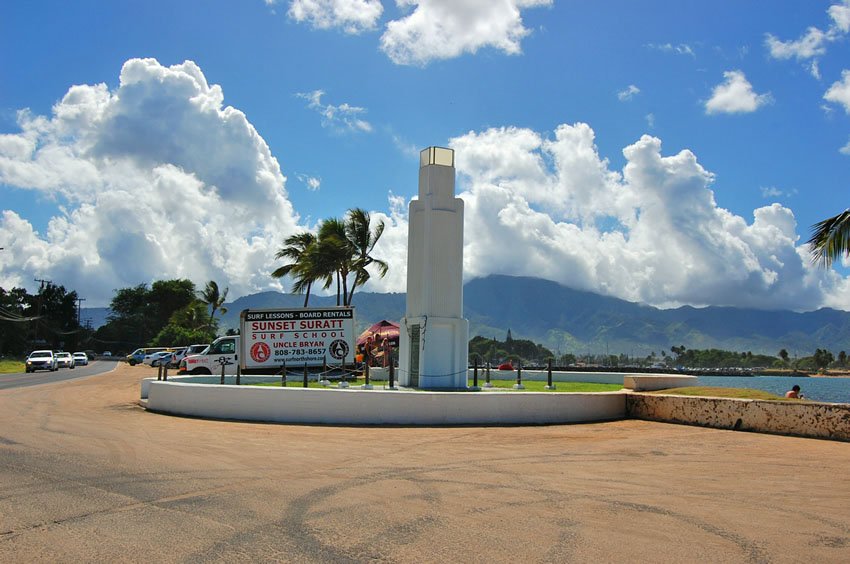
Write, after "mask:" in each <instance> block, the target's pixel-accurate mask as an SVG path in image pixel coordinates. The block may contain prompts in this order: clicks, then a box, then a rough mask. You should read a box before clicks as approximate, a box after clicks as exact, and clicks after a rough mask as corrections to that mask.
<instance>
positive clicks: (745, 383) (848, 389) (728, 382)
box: [699, 376, 850, 403]
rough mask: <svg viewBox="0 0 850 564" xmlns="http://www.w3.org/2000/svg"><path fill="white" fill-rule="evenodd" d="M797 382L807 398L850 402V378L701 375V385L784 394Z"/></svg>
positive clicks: (832, 401)
mask: <svg viewBox="0 0 850 564" xmlns="http://www.w3.org/2000/svg"><path fill="white" fill-rule="evenodd" d="M794 384H797V385H798V386H800V389H801V392H802V394H803V396H804V397H805V398H806V399H810V400H814V401H826V402H831V403H850V378H816V377H791V376H700V377H699V385H700V386H716V387H718V388H751V389H755V390H763V391H765V392H770V393H772V394H776V395H778V396H784V395H785V392H787V391H788V390H790V389H791V386H793V385H794Z"/></svg>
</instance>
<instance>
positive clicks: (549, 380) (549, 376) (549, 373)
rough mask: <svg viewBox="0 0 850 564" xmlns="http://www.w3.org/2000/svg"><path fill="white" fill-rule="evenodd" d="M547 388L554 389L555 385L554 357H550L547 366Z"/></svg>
mask: <svg viewBox="0 0 850 564" xmlns="http://www.w3.org/2000/svg"><path fill="white" fill-rule="evenodd" d="M546 389H547V390H554V389H555V386H553V385H552V357H549V362H548V363H547V366H546Z"/></svg>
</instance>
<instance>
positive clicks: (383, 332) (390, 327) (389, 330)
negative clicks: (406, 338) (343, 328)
mask: <svg viewBox="0 0 850 564" xmlns="http://www.w3.org/2000/svg"><path fill="white" fill-rule="evenodd" d="M369 337H372V342H373V343H374V345H373V346H372V350H371V354H372V356H371V360H370V364H372V366H381V365H384V366H386V365H387V364H386V363H387V362H388V360H389V358H390V357H389V356H388V357H387V359H384V349H383V347H382V345H383V343H384V339H386V340H387V343H388V344H389V350H390V351H392V350H397V349H398V324H396V323H393V322H392V321H387V320H386V319H384V320H382V321H379V322H377V323H375V324H374V325H372V326H371V327H369V328H368V329H366V330H365V331H363V332H362V333H360V336H359V337H357V361H358V362H360V360H362V359H363V355H364V354H365V353H364V349H365V348H366V347H365V345H366V341H367V340H368V339H369Z"/></svg>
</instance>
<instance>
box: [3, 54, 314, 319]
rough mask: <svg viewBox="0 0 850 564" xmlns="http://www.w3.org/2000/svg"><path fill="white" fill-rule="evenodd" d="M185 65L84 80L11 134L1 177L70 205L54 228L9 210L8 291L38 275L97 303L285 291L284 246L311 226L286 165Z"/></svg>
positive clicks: (142, 67) (134, 68)
mask: <svg viewBox="0 0 850 564" xmlns="http://www.w3.org/2000/svg"><path fill="white" fill-rule="evenodd" d="M223 100H224V95H223V92H222V89H221V88H220V87H219V86H217V85H210V84H208V82H207V80H206V77H205V76H204V74H203V73H202V71H201V69H200V68H199V67H198V66H197V65H196V64H195V63H193V62H191V61H186V62H184V63H182V64H179V65H173V66H170V67H166V66H163V65H161V64H159V62H157V61H156V60H154V59H131V60H129V61H127V62H126V63H125V64H124V66H123V68H122V69H121V74H120V77H119V85H118V87H117V88H116V89H114V90H110V89H109V88H108V87H107V86H106V85H104V84H98V85H77V86H73V87H71V88H70V89H69V90H68V92H67V94H65V96H64V97H63V98H62V99H61V100H60V101H59V102H57V103H56V105H55V106H54V107H53V111H52V115H50V116H33V115H31V114H30V113H29V112H27V111H22V112H20V113H19V116H18V124H19V127H20V133H17V134H7V135H4V136H3V137H2V139H0V183H3V184H5V185H7V186H9V187H13V188H7V189H20V190H32V191H34V192H35V193H36V194H37V197H40V198H47V199H50V200H53V201H57V202H59V203H61V204H62V208H61V209H62V210H63V211H62V213H61V214H60V215H57V216H56V217H53V218H52V219H51V220H50V221H49V224H48V227H47V230H46V232H45V233H38V232H35V231H34V230H33V228H32V226H31V225H30V224H29V223H28V222H27V221H26V220H25V219H23V218H21V217H19V216H18V215H17V214H15V213H14V212H12V211H10V210H5V211H4V212H3V215H2V217H0V233H2V236H3V238H4V239H5V241H4V242H5V243H8V244H2V243H0V246H5V247H7V251H4V253H5V254H4V257H3V258H4V261H3V263H2V266H0V284H2V285H4V286H6V285H8V284H20V283H21V282H22V281H23V282H25V281H26V280H27V279H29V278H32V277H33V276H38V277H45V276H48V277H52V278H53V279H55V280H62V281H63V284H64V285H65V286H66V287H70V288H86V290H85V291H86V294H87V295H86V297H87V300H89V303H91V304H92V305H98V304H105V303H106V302H108V300H109V299H110V298H111V297H112V293H113V290H114V289H116V288H122V287H127V286H134V285H136V284H139V283H141V282H149V281H152V280H157V279H162V278H170V277H185V278H190V279H192V280H193V281H195V282H196V283H197V284H203V283H204V282H205V281H207V280H213V279H214V280H218V281H220V282H221V283H222V285H229V286H230V288H231V291H232V292H233V293H234V295H241V294H244V293H247V292H250V291H256V290H258V289H261V288H267V287H269V286H270V285H274V283H273V282H272V281H271V279H270V278H269V277H268V274H267V273H268V272H269V271H270V270H272V269H273V266H272V264H271V262H272V258H273V256H274V251H275V250H276V249H277V247H278V246H279V245H280V242H281V241H282V239H283V238H284V237H285V236H286V235H288V234H291V233H292V232H293V231H295V230H296V229H298V225H297V224H298V217H297V215H296V213H295V211H294V210H293V208H292V205H291V204H290V202H289V200H288V197H287V193H286V190H285V182H286V179H285V177H284V176H283V174H282V173H281V170H280V166H279V165H278V162H277V160H276V159H275V158H274V157H273V156H272V154H271V151H270V149H269V147H268V145H267V144H266V143H265V141H264V140H263V139H262V137H261V136H260V135H259V133H258V132H257V131H256V129H254V127H253V126H252V125H251V123H249V122H248V120H247V119H246V117H245V114H244V113H242V112H241V111H239V110H237V109H235V108H233V107H230V106H224V105H223Z"/></svg>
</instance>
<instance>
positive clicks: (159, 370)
mask: <svg viewBox="0 0 850 564" xmlns="http://www.w3.org/2000/svg"><path fill="white" fill-rule="evenodd" d="M156 380H157V381H160V380H162V365H160V366H158V367H157V369H156Z"/></svg>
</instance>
